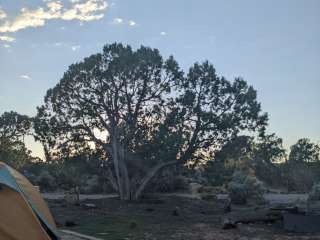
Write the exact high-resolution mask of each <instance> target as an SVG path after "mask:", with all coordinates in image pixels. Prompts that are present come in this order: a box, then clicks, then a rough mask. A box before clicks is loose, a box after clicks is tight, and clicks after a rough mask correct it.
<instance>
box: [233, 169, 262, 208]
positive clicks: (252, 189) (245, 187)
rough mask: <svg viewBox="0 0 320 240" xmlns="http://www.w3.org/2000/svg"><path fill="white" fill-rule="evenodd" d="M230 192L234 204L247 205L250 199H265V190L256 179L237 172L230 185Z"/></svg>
mask: <svg viewBox="0 0 320 240" xmlns="http://www.w3.org/2000/svg"><path fill="white" fill-rule="evenodd" d="M228 192H229V197H230V199H231V202H232V203H235V204H246V203H247V201H248V200H249V199H254V200H261V199H263V193H265V188H264V186H263V184H262V182H261V181H259V180H258V179H257V178H256V177H254V176H250V175H248V174H246V173H244V172H242V171H236V172H235V173H234V174H233V176H232V180H231V182H230V183H229V185H228Z"/></svg>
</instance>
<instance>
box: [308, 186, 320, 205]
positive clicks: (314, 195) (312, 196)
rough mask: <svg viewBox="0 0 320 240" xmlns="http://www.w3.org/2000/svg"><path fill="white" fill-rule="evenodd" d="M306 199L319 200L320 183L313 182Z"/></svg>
mask: <svg viewBox="0 0 320 240" xmlns="http://www.w3.org/2000/svg"><path fill="white" fill-rule="evenodd" d="M308 200H310V201H320V183H315V184H314V185H313V186H312V189H311V191H310V192H309V196H308Z"/></svg>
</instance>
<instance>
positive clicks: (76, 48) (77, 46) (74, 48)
mask: <svg viewBox="0 0 320 240" xmlns="http://www.w3.org/2000/svg"><path fill="white" fill-rule="evenodd" d="M71 49H72V51H74V52H75V51H77V50H79V49H80V45H74V46H72V47H71Z"/></svg>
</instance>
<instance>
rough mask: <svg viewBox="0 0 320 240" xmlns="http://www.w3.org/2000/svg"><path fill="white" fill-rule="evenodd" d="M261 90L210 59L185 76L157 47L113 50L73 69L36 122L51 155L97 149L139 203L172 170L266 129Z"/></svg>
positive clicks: (118, 46)
mask: <svg viewBox="0 0 320 240" xmlns="http://www.w3.org/2000/svg"><path fill="white" fill-rule="evenodd" d="M256 95H257V94H256V91H255V90H254V89H253V87H251V86H249V85H248V84H247V83H246V82H245V81H244V80H243V79H240V78H236V79H235V80H234V81H232V82H231V81H228V80H227V79H225V78H224V77H219V76H217V74H216V71H215V69H214V67H213V65H212V64H210V63H209V62H208V61H206V62H204V63H202V64H199V63H196V64H194V65H193V66H192V67H191V68H190V69H189V71H188V73H187V74H184V73H183V72H182V71H181V70H180V68H179V66H178V63H177V62H176V61H175V60H174V58H173V57H169V58H168V59H166V60H164V59H163V58H162V56H161V55H160V53H159V51H158V50H157V49H151V48H148V47H143V46H142V47H140V48H138V49H137V50H133V49H132V48H131V47H130V46H124V45H122V44H117V43H115V44H111V45H106V46H105V47H104V49H103V52H102V53H99V54H95V55H92V56H90V57H88V58H85V59H84V60H83V61H81V62H79V63H76V64H73V65H71V66H70V67H69V69H68V70H67V71H66V72H65V74H64V76H63V78H62V79H61V80H60V82H59V83H58V84H57V85H56V86H55V87H54V88H52V89H49V90H48V92H47V94H46V96H45V103H44V105H43V106H41V107H39V108H38V114H37V117H36V118H35V131H36V139H37V140H39V141H41V142H42V143H43V145H44V146H45V149H49V150H50V152H51V154H53V153H62V155H66V154H67V155H69V156H72V155H74V154H75V153H77V152H79V151H80V152H81V151H82V150H83V149H87V148H88V147H89V148H90V146H92V145H94V146H95V147H96V148H97V149H100V150H101V157H102V158H104V159H106V161H107V162H108V166H109V167H110V169H112V171H111V172H110V173H109V177H110V181H111V182H112V183H113V185H115V187H116V188H117V189H118V191H119V193H120V196H121V198H122V199H128V198H131V197H132V196H133V197H134V198H137V197H138V196H139V195H140V194H141V192H142V191H143V189H144V188H145V186H146V185H147V183H148V182H149V181H150V180H151V179H152V178H153V177H154V176H156V175H157V174H158V172H160V171H161V170H162V169H163V168H164V167H166V166H169V165H174V164H177V163H180V164H189V165H193V166H197V165H198V164H199V163H203V162H205V161H207V160H208V159H209V158H210V156H212V155H213V154H214V152H215V151H216V150H217V148H218V147H219V146H220V145H222V144H225V143H226V142H227V141H229V140H230V139H232V138H233V137H234V136H236V135H237V134H238V133H239V132H240V131H243V130H246V131H260V132H261V133H263V132H264V129H265V126H266V123H267V115H266V114H263V113H261V107H260V104H259V103H258V101H257V96H256Z"/></svg>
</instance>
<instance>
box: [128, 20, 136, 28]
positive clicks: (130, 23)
mask: <svg viewBox="0 0 320 240" xmlns="http://www.w3.org/2000/svg"><path fill="white" fill-rule="evenodd" d="M128 24H129V26H130V27H134V26H136V25H137V23H136V22H135V21H132V20H130V21H129V22H128Z"/></svg>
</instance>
